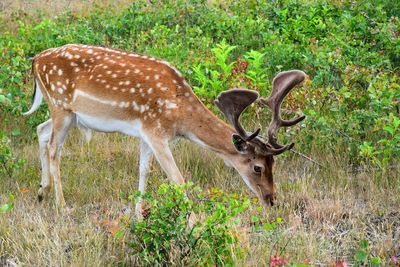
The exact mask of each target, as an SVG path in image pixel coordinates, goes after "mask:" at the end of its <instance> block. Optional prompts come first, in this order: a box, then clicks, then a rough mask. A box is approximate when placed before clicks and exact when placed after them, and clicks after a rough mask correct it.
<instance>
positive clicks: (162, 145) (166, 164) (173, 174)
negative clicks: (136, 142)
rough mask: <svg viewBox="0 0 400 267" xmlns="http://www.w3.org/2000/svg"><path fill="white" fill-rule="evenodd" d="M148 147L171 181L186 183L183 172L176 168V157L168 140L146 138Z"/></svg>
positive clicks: (154, 137) (155, 137)
mask: <svg viewBox="0 0 400 267" xmlns="http://www.w3.org/2000/svg"><path fill="white" fill-rule="evenodd" d="M145 141H146V142H147V144H148V146H149V147H150V148H151V150H152V151H153V154H154V156H155V157H156V159H157V161H158V163H160V165H161V168H162V169H163V170H164V172H165V173H166V174H167V177H168V179H169V180H171V181H173V182H174V183H175V184H178V185H181V184H183V183H184V182H185V180H184V179H183V176H182V174H181V172H180V171H179V169H178V166H176V163H175V160H174V157H173V155H172V152H171V149H170V148H169V144H168V141H169V140H168V139H167V138H161V137H158V136H153V137H149V136H147V137H146V138H145Z"/></svg>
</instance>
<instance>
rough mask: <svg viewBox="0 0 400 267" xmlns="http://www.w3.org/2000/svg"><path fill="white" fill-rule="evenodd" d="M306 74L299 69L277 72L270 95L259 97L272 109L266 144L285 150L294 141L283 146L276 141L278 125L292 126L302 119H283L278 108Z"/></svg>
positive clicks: (291, 145)
mask: <svg viewBox="0 0 400 267" xmlns="http://www.w3.org/2000/svg"><path fill="white" fill-rule="evenodd" d="M306 77H307V75H306V74H305V73H304V72H302V71H300V70H290V71H284V72H281V73H279V74H278V75H277V76H276V77H275V78H274V80H273V82H272V92H271V94H270V96H269V97H268V98H267V99H265V98H260V101H261V102H262V103H264V104H265V105H267V106H268V107H269V108H270V109H271V111H272V120H271V123H270V124H269V127H268V144H270V145H271V146H272V147H274V148H276V149H283V148H285V149H284V150H287V149H290V148H292V147H293V145H294V143H291V144H289V145H286V146H283V145H281V144H279V143H278V142H277V137H276V133H277V131H278V129H279V128H280V127H288V126H293V125H295V124H297V123H299V122H300V121H302V120H304V118H305V116H301V117H299V118H297V119H294V120H290V121H288V120H283V119H282V118H281V115H280V108H281V104H282V101H283V99H284V98H285V97H286V95H287V94H288V93H289V92H290V91H291V90H292V89H293V88H294V87H295V86H296V85H298V84H300V83H302V82H303V81H304V80H305V78H306Z"/></svg>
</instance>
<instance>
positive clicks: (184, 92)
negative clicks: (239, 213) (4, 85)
mask: <svg viewBox="0 0 400 267" xmlns="http://www.w3.org/2000/svg"><path fill="white" fill-rule="evenodd" d="M32 72H33V76H34V95H33V101H32V105H31V108H30V109H29V111H27V112H26V113H24V114H23V115H25V116H27V115H30V114H32V113H33V112H35V111H36V110H37V109H38V108H39V106H40V105H41V103H42V101H43V98H45V100H46V102H47V103H48V109H49V111H50V119H49V120H47V121H45V122H43V123H42V124H40V125H38V127H37V134H38V141H39V154H40V161H41V170H42V174H41V182H40V188H39V191H38V200H39V202H41V201H42V200H43V199H44V198H47V197H48V195H49V193H50V192H51V191H52V188H53V184H54V192H55V202H56V206H57V207H61V208H62V207H65V200H64V196H63V191H62V185H61V175H60V161H61V151H62V147H63V143H64V141H65V139H66V136H67V134H68V131H69V130H70V129H71V128H74V127H77V128H79V129H81V130H82V131H83V132H84V133H86V134H87V135H90V134H91V132H92V130H94V131H99V132H107V133H112V132H119V133H123V134H126V135H128V136H132V137H137V138H139V139H140V148H139V150H140V151H139V191H140V192H141V193H144V192H145V188H146V179H147V175H148V172H149V168H150V165H151V162H152V159H153V157H155V158H156V160H157V161H158V163H159V164H160V166H161V168H162V170H163V171H164V172H165V173H166V176H167V178H168V179H169V180H170V181H172V182H173V183H175V184H178V185H180V184H183V183H185V179H184V177H183V176H182V174H181V172H180V171H179V169H178V167H177V164H176V163H175V160H174V157H173V155H172V153H171V149H170V147H169V143H170V141H172V140H174V139H176V138H179V137H182V138H186V139H188V140H190V141H191V142H194V143H196V144H198V145H200V146H202V147H204V148H205V149H208V150H211V151H213V152H215V153H216V154H217V155H218V156H219V157H221V158H222V159H223V160H224V161H225V163H226V164H227V165H229V166H232V167H233V168H235V169H236V171H237V172H238V173H239V174H240V176H241V177H242V179H243V180H244V182H245V184H246V185H247V186H248V187H249V188H250V190H251V191H252V192H253V193H254V194H255V195H256V196H257V197H258V198H259V200H260V202H261V203H263V204H265V205H271V206H272V205H274V202H275V201H276V188H275V184H274V179H273V167H274V156H277V155H279V154H281V153H283V152H285V151H287V150H290V149H291V148H292V147H293V145H294V143H290V144H286V145H282V144H280V143H279V142H278V140H277V131H278V129H279V128H281V127H289V126H293V125H295V124H297V123H299V122H300V121H302V120H303V119H304V118H305V116H304V115H302V116H300V117H298V118H296V119H294V120H284V119H282V117H281V103H282V101H283V100H284V98H285V96H286V95H287V94H288V93H289V92H290V91H291V90H292V89H293V88H295V87H296V86H298V85H301V84H302V83H303V82H304V80H305V79H306V78H308V76H307V75H306V74H305V73H304V72H303V71H300V70H290V71H283V72H280V73H279V74H278V75H276V77H275V78H274V79H273V81H272V90H271V93H270V96H269V97H268V98H264V97H260V95H259V93H258V92H257V91H254V90H249V89H245V88H234V89H230V90H226V91H223V92H222V93H220V95H219V96H218V97H217V99H216V100H215V102H214V103H215V104H216V106H217V107H218V108H219V110H220V111H221V112H222V113H223V114H224V116H225V117H226V119H227V121H228V122H229V124H228V123H225V122H224V121H223V120H222V119H220V118H218V117H217V116H216V115H214V114H213V112H212V111H210V110H209V109H208V108H207V107H206V106H205V105H204V104H203V103H202V102H201V101H200V99H199V98H198V97H197V96H196V95H195V93H194V92H193V90H192V88H191V86H190V85H189V84H188V83H187V82H186V80H185V79H184V78H183V76H182V74H181V73H180V72H179V71H178V70H177V69H176V68H175V67H174V66H172V65H171V64H170V63H168V62H166V61H164V60H162V59H159V58H156V57H153V56H148V55H143V54H139V53H134V52H127V51H123V50H118V49H112V48H108V47H102V46H94V45H82V44H68V45H64V46H62V47H58V48H50V49H48V50H45V51H43V52H41V53H40V54H38V55H37V56H35V57H34V59H33V63H32ZM256 100H258V101H260V102H261V103H262V104H264V105H265V107H266V108H269V109H270V110H271V112H272V119H271V122H270V124H269V126H268V130H267V138H262V137H260V136H259V133H260V128H258V129H257V130H255V131H254V132H248V131H247V130H245V129H244V127H243V126H242V124H241V123H240V116H241V114H242V113H243V111H244V110H245V109H246V108H247V107H249V106H250V105H251V104H253V103H254V102H255V101H256ZM263 139H267V140H263ZM140 209H141V206H140V203H138V204H136V212H140Z"/></svg>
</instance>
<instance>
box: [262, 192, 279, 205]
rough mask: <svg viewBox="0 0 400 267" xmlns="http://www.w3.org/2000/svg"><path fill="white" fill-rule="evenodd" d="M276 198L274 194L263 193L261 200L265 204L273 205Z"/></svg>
mask: <svg viewBox="0 0 400 267" xmlns="http://www.w3.org/2000/svg"><path fill="white" fill-rule="evenodd" d="M275 200H276V196H275V194H265V195H264V196H263V201H264V203H265V204H266V205H269V206H271V207H272V206H273V205H274V203H275Z"/></svg>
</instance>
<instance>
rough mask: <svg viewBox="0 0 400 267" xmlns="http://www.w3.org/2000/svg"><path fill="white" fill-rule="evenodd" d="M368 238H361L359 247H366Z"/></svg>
mask: <svg viewBox="0 0 400 267" xmlns="http://www.w3.org/2000/svg"><path fill="white" fill-rule="evenodd" d="M368 245H369V244H368V240H366V239H363V240H361V241H360V247H361V248H363V249H367V248H368Z"/></svg>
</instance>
